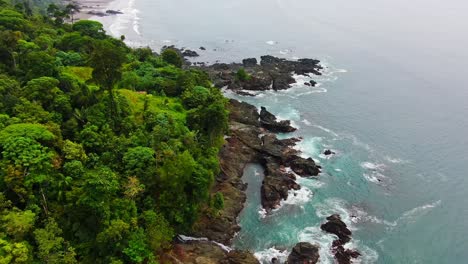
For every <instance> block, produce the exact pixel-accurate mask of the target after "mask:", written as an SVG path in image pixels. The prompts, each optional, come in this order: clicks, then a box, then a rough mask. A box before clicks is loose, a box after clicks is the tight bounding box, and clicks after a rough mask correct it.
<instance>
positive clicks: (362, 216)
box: [349, 206, 397, 227]
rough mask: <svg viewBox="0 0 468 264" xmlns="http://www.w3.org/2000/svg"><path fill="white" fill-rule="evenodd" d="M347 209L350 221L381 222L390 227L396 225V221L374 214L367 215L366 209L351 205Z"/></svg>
mask: <svg viewBox="0 0 468 264" xmlns="http://www.w3.org/2000/svg"><path fill="white" fill-rule="evenodd" d="M349 211H350V214H351V222H353V223H356V224H357V223H366V222H370V223H374V224H381V225H386V226H392V227H394V226H396V225H397V222H396V221H393V222H391V221H387V220H384V219H380V218H378V217H377V216H374V215H369V214H368V213H367V212H366V211H364V209H362V208H360V207H357V206H352V207H351V208H350V210H349Z"/></svg>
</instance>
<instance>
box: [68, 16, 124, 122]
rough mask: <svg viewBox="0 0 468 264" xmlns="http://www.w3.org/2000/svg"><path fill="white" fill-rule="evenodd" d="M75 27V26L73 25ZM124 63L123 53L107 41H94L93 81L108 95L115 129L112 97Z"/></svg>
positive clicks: (113, 98) (115, 106) (114, 103)
mask: <svg viewBox="0 0 468 264" xmlns="http://www.w3.org/2000/svg"><path fill="white" fill-rule="evenodd" d="M75 25H76V24H75ZM124 62H125V51H124V50H123V49H122V48H120V47H118V46H116V45H114V44H113V43H112V42H110V41H109V40H101V41H96V42H95V44H94V50H93V53H92V55H91V60H90V64H91V67H93V69H94V70H93V79H94V81H96V82H97V83H98V84H100V85H101V88H104V89H105V90H106V91H107V92H108V93H109V98H110V103H111V106H110V107H111V109H110V110H111V117H112V120H113V121H114V128H115V127H116V125H117V124H116V115H117V105H116V101H115V97H114V92H113V89H114V85H115V84H116V83H117V82H118V81H119V80H120V79H121V78H122V64H123V63H124Z"/></svg>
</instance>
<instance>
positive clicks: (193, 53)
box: [182, 49, 200, 57]
mask: <svg viewBox="0 0 468 264" xmlns="http://www.w3.org/2000/svg"><path fill="white" fill-rule="evenodd" d="M182 56H184V57H198V56H200V55H198V53H197V52H196V51H194V50H189V49H186V50H184V51H182Z"/></svg>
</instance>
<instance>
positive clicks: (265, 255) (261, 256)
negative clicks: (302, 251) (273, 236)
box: [254, 247, 289, 263]
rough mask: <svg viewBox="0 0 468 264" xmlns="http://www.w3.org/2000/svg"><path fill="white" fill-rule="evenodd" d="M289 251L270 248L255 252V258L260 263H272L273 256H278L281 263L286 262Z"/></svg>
mask: <svg viewBox="0 0 468 264" xmlns="http://www.w3.org/2000/svg"><path fill="white" fill-rule="evenodd" d="M288 255H289V252H288V251H287V250H279V249H276V248H273V247H271V248H268V249H265V250H262V251H258V252H255V253H254V256H255V258H257V259H258V261H260V263H271V259H272V258H277V259H278V261H279V262H280V263H284V262H286V260H287V258H288Z"/></svg>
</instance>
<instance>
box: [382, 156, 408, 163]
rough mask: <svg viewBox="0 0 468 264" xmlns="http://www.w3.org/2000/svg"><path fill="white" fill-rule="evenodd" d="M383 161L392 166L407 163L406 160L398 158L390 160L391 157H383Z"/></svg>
mask: <svg viewBox="0 0 468 264" xmlns="http://www.w3.org/2000/svg"><path fill="white" fill-rule="evenodd" d="M385 159H386V160H387V161H388V162H390V163H394V164H400V163H408V161H407V160H404V159H400V158H392V157H390V156H385Z"/></svg>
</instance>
